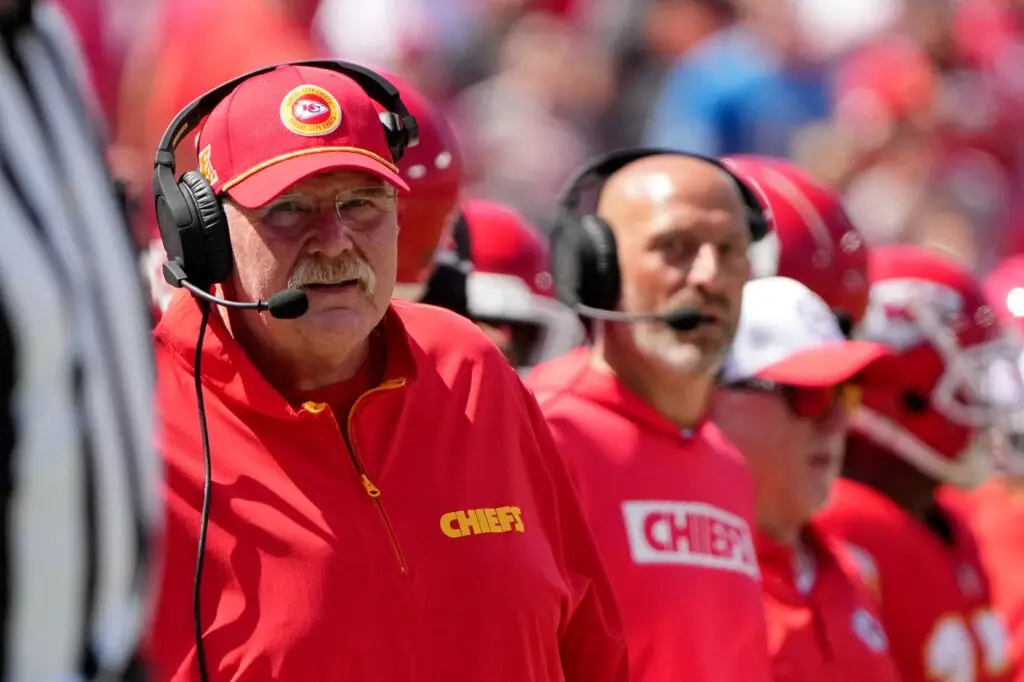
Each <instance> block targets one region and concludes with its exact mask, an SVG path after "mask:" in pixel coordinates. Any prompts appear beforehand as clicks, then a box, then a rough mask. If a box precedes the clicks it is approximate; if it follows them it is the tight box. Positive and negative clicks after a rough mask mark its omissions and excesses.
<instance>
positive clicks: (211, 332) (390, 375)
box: [154, 291, 416, 418]
mask: <svg viewBox="0 0 1024 682" xmlns="http://www.w3.org/2000/svg"><path fill="white" fill-rule="evenodd" d="M201 321H202V311H201V309H200V307H199V304H198V302H196V301H195V300H194V299H193V298H192V296H191V295H189V294H188V292H186V291H179V292H177V293H176V294H175V296H174V298H173V299H172V300H171V304H170V306H168V308H167V310H166V312H164V314H163V317H161V319H160V323H159V324H158V325H157V327H156V330H155V331H154V337H155V339H156V342H157V343H158V344H162V345H164V346H165V347H166V348H167V349H168V350H169V351H170V352H171V353H173V354H174V355H175V356H176V358H177V360H178V361H179V362H180V363H181V364H182V365H183V366H184V367H185V369H186V370H187V371H188V372H189V373H192V372H194V371H195V358H196V341H197V337H198V334H199V324H200V322H201ZM378 330H380V332H381V334H380V337H381V338H382V339H383V341H384V343H385V344H386V346H385V353H386V358H387V360H386V364H385V368H384V381H395V380H398V379H401V380H404V381H405V382H406V383H408V382H411V381H413V380H414V379H415V375H416V360H415V357H414V353H413V349H412V345H411V344H410V341H409V337H408V334H407V332H406V329H405V325H404V324H403V323H402V320H401V317H400V314H399V312H398V311H397V310H396V309H395V305H394V304H392V305H391V306H388V310H387V312H385V314H384V319H383V320H382V321H381V323H380V325H379V326H378ZM201 361H202V362H201V365H200V370H201V372H202V375H203V384H204V386H206V388H207V389H212V390H213V391H215V392H216V393H217V395H219V396H221V397H222V398H223V399H224V400H225V401H227V402H230V403H232V404H234V405H235V406H237V407H240V408H244V409H248V410H252V411H255V412H259V413H262V414H264V415H267V416H272V417H279V418H289V417H298V416H299V414H300V413H299V411H298V410H296V409H294V408H292V407H291V405H289V404H288V401H287V400H285V398H284V396H282V395H281V393H280V392H279V391H278V390H277V389H275V388H274V387H273V386H272V385H271V384H270V382H269V381H267V379H266V378H265V377H264V376H263V374H261V373H260V371H259V370H258V369H257V368H256V366H255V365H254V364H253V363H252V361H251V360H250V359H249V356H248V355H247V354H246V353H245V350H244V349H243V348H242V346H241V345H239V343H238V342H237V341H236V340H235V339H234V337H233V336H232V335H231V333H230V332H229V331H228V329H227V327H226V326H225V325H224V321H223V319H222V318H221V316H220V315H218V314H217V313H216V311H213V312H211V314H210V321H209V325H208V326H207V329H206V336H205V338H204V340H203V350H202V356H201Z"/></svg>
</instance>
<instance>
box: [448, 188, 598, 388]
mask: <svg viewBox="0 0 1024 682" xmlns="http://www.w3.org/2000/svg"><path fill="white" fill-rule="evenodd" d="M462 211H463V215H464V216H465V220H466V225H467V226H468V228H469V243H470V249H471V252H472V258H473V271H472V272H471V273H470V275H469V283H468V289H469V290H468V294H469V312H470V315H471V316H472V317H473V319H474V320H476V321H477V322H478V323H481V324H483V325H486V327H488V328H489V329H490V331H492V332H494V333H493V334H492V338H494V337H497V338H495V340H496V341H497V342H498V343H499V345H500V346H503V348H502V350H504V351H505V353H506V355H507V356H508V357H509V360H510V361H511V362H512V363H513V365H514V366H516V368H517V369H520V370H526V369H529V368H530V367H532V366H534V365H535V364H537V363H539V362H541V361H542V360H547V359H550V358H553V357H557V356H558V355H561V354H562V353H565V352H567V351H569V350H570V349H572V348H574V347H575V346H577V345H579V344H580V343H582V341H583V338H584V337H583V328H582V325H581V324H580V322H579V319H578V318H577V316H576V314H575V313H574V312H573V311H572V310H571V309H570V308H569V307H568V306H566V305H564V304H563V303H561V302H559V301H557V300H556V299H555V298H554V294H553V286H554V282H553V280H552V277H551V273H550V272H549V271H548V249H547V244H546V243H545V240H544V237H543V236H542V235H541V233H540V232H539V231H538V230H537V228H536V227H534V226H533V225H531V224H530V223H528V222H527V221H526V219H525V218H523V217H522V216H521V215H520V214H519V213H518V212H516V211H515V210H513V209H511V208H509V207H507V206H503V205H501V204H497V203H494V202H491V201H486V200H484V199H470V200H467V201H465V202H463V205H462Z"/></svg>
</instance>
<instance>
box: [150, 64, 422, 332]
mask: <svg viewBox="0 0 1024 682" xmlns="http://www.w3.org/2000/svg"><path fill="white" fill-rule="evenodd" d="M282 66H311V67H315V68H318V69H326V70H328V71H334V72H337V73H340V74H341V75H343V76H347V77H348V78H351V79H352V80H353V81H355V82H356V83H357V84H358V85H359V86H360V87H361V88H362V89H363V90H364V91H365V92H366V94H367V95H369V96H370V97H371V98H372V99H373V100H374V101H376V102H377V103H378V104H380V105H381V106H382V107H384V112H383V113H381V114H380V120H381V124H382V125H383V126H384V132H385V135H386V136H387V142H388V148H389V149H390V150H391V158H392V160H393V161H394V162H396V163H397V162H398V160H399V159H401V158H402V156H403V155H404V154H405V150H406V149H407V148H408V147H412V146H414V145H415V144H416V143H417V142H418V141H419V128H418V126H417V124H416V119H415V118H414V117H413V116H412V115H411V114H410V113H409V110H408V109H406V108H405V104H403V103H402V99H401V96H400V94H399V92H398V89H397V88H396V87H395V86H394V85H392V84H391V83H390V82H388V81H387V80H386V79H385V78H384V77H383V76H380V75H379V74H377V73H374V72H373V71H371V70H370V69H367V68H365V67H362V66H359V65H357V64H350V63H348V62H339V61H299V62H288V63H285V64H275V65H273V66H267V67H264V68H262V69H257V70H255V71H251V72H249V73H247V74H245V75H242V76H239V77H238V78H235V79H234V80H230V81H228V82H227V83H224V84H223V85H220V86H218V87H216V88H214V89H213V90H210V91H209V92H207V93H206V94H205V95H201V96H200V97H198V98H197V99H196V100H195V101H194V102H192V103H191V104H189V105H188V106H187V107H185V108H184V109H183V110H182V111H181V112H180V113H179V114H178V115H177V116H175V117H174V120H173V121H171V124H170V125H169V126H168V127H167V130H166V131H165V132H164V135H163V138H162V139H161V140H160V146H159V147H158V148H157V151H156V159H155V161H154V170H153V198H154V200H155V202H156V218H157V224H158V225H159V227H160V239H161V240H162V241H163V244H164V250H165V251H166V252H167V260H168V262H167V264H166V265H165V266H164V278H165V279H166V280H167V282H168V284H170V285H171V286H174V287H182V286H184V287H186V288H187V289H188V290H189V291H191V292H192V293H193V294H196V290H197V289H198V290H199V291H200V292H201V293H199V294H196V295H198V296H199V297H200V298H204V299H205V300H208V301H209V302H211V303H220V302H219V301H216V300H210V298H209V297H208V296H203V295H202V294H204V293H206V292H207V291H208V290H209V288H210V287H211V286H213V285H214V284H219V283H220V282H223V281H225V280H227V278H228V277H229V276H230V275H231V268H232V264H233V258H232V253H231V238H230V235H229V233H228V220H227V216H225V215H224V208H223V206H221V203H220V199H219V198H218V197H217V195H216V194H215V193H214V191H213V187H211V186H210V183H209V181H207V179H206V178H205V177H204V176H203V175H202V174H201V173H199V172H198V171H188V172H187V173H185V174H184V175H182V177H181V179H180V180H178V179H177V178H176V177H175V165H176V164H175V158H174V153H175V150H176V149H177V148H178V145H180V144H181V141H182V140H183V139H184V138H185V136H186V135H188V134H189V133H190V132H192V131H194V130H195V129H196V128H198V127H199V125H200V124H201V123H202V121H203V120H204V119H205V118H206V117H207V116H209V115H210V114H211V113H212V112H213V110H214V108H216V106H217V105H218V104H220V103H221V102H222V101H224V99H226V98H227V97H228V95H230V94H231V93H232V92H234V90H235V88H237V87H238V86H239V85H241V84H242V83H243V82H245V81H247V80H249V79H250V78H252V77H254V76H259V75H261V74H264V73H268V72H270V71H273V70H275V69H278V68H280V67H282ZM297 293H299V294H301V292H297ZM282 295H285V292H282V293H281V294H278V295H277V296H282ZM287 298H288V299H291V300H295V299H296V298H298V296H296V294H295V293H292V292H288V294H287ZM303 298H304V296H303ZM274 299H275V297H271V299H270V301H273V300H274ZM270 301H261V302H258V303H255V304H236V305H231V306H229V307H236V308H237V307H248V308H254V309H260V310H267V309H269V310H270V312H271V314H274V313H275V312H276V311H277V308H275V307H274V306H270V305H269V303H270ZM228 303H231V302H228ZM220 304H222V303H220ZM260 304H263V305H260ZM294 309H295V305H294V304H292V305H291V306H286V307H285V308H284V309H283V310H280V312H294ZM302 312H305V309H304V306H303V310H302ZM301 314H302V313H301V312H300V313H299V315H301ZM277 316H278V315H275V317H277ZM283 316H284V317H289V316H291V317H298V315H283Z"/></svg>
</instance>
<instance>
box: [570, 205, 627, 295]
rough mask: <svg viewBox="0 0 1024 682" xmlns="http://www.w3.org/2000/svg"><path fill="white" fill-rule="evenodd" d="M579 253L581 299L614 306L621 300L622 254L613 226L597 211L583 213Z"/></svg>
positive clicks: (579, 231)
mask: <svg viewBox="0 0 1024 682" xmlns="http://www.w3.org/2000/svg"><path fill="white" fill-rule="evenodd" d="M577 234H578V235H579V241H578V243H577V254H578V259H579V279H580V286H579V291H580V299H581V301H580V302H581V303H583V304H584V305H588V306H590V307H592V308H601V309H602V310H613V309H614V308H615V306H617V305H618V303H619V293H620V274H619V254H618V249H617V247H616V245H615V234H614V233H613V232H612V228H611V227H610V226H609V225H608V223H606V222H605V221H604V220H603V219H601V218H600V217H598V216H596V215H594V214H587V215H583V216H580V229H579V230H578V231H577Z"/></svg>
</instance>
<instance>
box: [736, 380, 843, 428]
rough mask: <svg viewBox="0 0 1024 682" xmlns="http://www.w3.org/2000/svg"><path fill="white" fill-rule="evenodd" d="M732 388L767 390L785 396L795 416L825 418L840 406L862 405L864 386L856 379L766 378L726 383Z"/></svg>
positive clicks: (763, 391)
mask: <svg viewBox="0 0 1024 682" xmlns="http://www.w3.org/2000/svg"><path fill="white" fill-rule="evenodd" d="M723 388H725V389H726V390H731V391H752V392H757V393H767V394H770V395H776V396H779V397H780V398H782V400H783V401H785V403H786V407H787V408H788V409H789V411H790V412H791V413H792V414H793V416H795V417H800V418H802V419H811V420H813V421H821V420H823V419H826V418H828V417H829V416H830V415H832V414H835V410H836V409H837V408H842V409H843V410H845V411H846V412H852V411H854V410H855V409H857V406H858V405H860V399H861V387H860V386H858V385H857V384H853V383H843V384H838V385H836V386H825V387H820V388H819V387H809V386H790V385H788V384H778V383H775V382H774V381H767V380H765V379H756V378H755V379H742V380H740V381H734V382H730V383H728V384H725V385H724V386H723Z"/></svg>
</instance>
